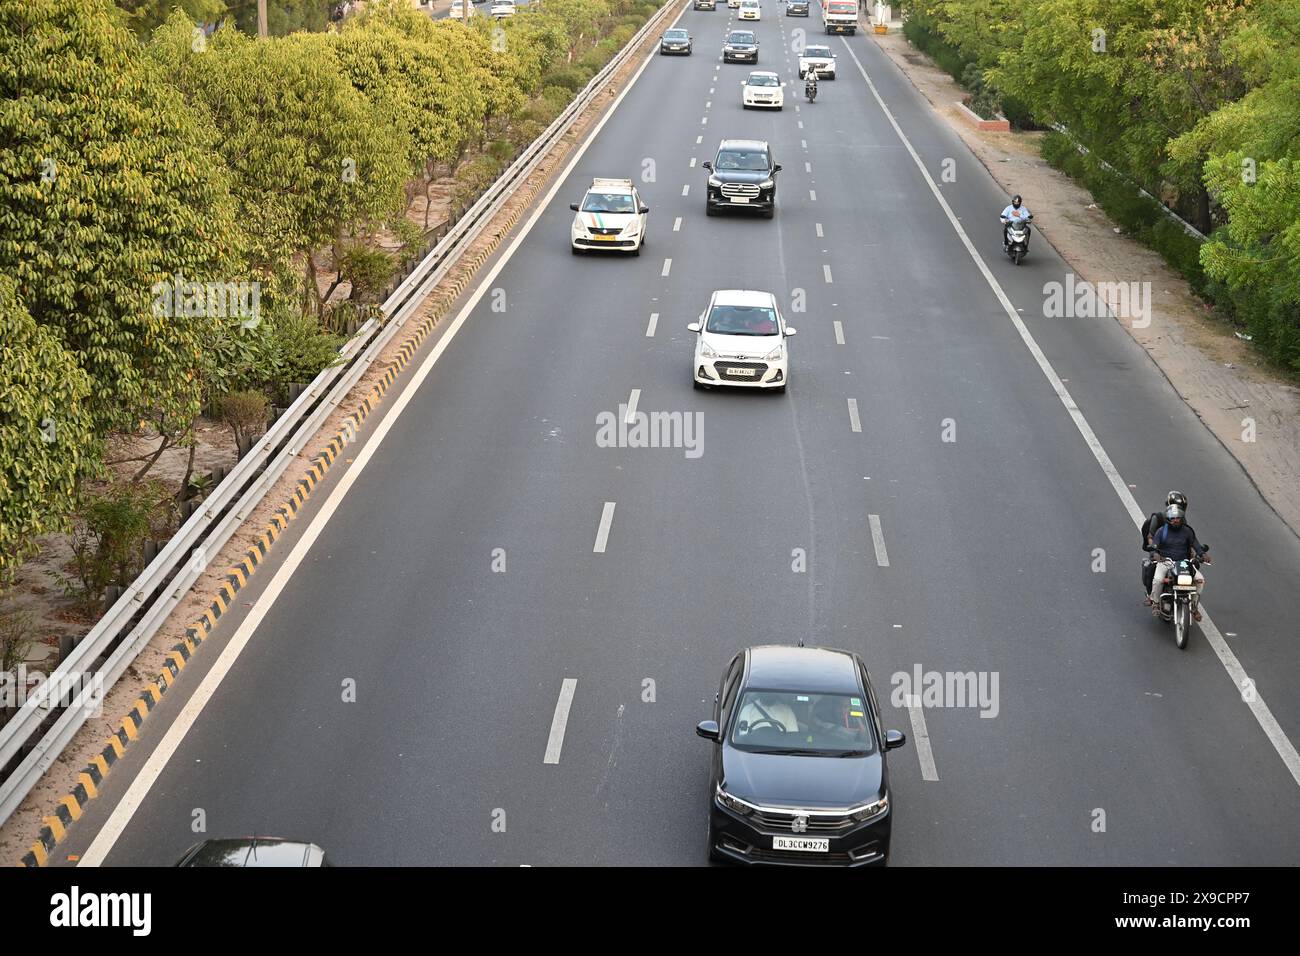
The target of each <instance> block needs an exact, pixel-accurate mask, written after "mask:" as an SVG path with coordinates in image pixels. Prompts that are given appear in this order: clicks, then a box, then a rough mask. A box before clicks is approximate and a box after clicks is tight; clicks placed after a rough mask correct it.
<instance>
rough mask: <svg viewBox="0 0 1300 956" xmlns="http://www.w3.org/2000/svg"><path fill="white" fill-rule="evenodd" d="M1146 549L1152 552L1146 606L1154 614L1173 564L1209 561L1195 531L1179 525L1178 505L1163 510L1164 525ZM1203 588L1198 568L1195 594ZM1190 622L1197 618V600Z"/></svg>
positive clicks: (1199, 615) (1202, 580) (1180, 519)
mask: <svg viewBox="0 0 1300 956" xmlns="http://www.w3.org/2000/svg"><path fill="white" fill-rule="evenodd" d="M1149 550H1150V551H1152V552H1154V555H1153V556H1154V558H1155V560H1156V566H1155V572H1156V573H1155V574H1153V575H1152V579H1151V593H1150V595H1149V597H1148V598H1147V603H1148V604H1150V605H1152V607H1153V609H1155V610H1157V612H1158V608H1157V606H1158V605H1159V602H1160V593H1161V591H1163V590H1164V584H1165V580H1166V578H1167V577H1168V574H1169V572H1170V571H1171V570H1172V569H1173V567H1174V564H1175V563H1176V562H1178V561H1182V560H1184V559H1200V560H1203V561H1205V562H1206V563H1207V564H1208V563H1209V561H1210V559H1209V558H1208V557H1207V556H1206V554H1205V552H1206V550H1207V549H1206V547H1205V545H1203V544H1201V542H1200V541H1198V540H1196V532H1195V531H1193V530H1192V529H1191V528H1189V527H1188V526H1187V525H1185V524H1184V523H1183V509H1182V508H1180V507H1179V506H1178V505H1170V506H1169V507H1168V508H1166V509H1165V523H1164V525H1162V526H1161V527H1160V528H1158V529H1157V530H1156V532H1155V534H1153V535H1152V536H1151V545H1150V547H1149ZM1204 587H1205V578H1204V577H1203V576H1202V575H1201V572H1200V569H1197V571H1196V593H1197V594H1198V595H1199V594H1200V593H1201V591H1202V590H1203V589H1204ZM1192 619H1193V620H1195V621H1199V620H1200V619H1201V609H1200V602H1199V601H1198V602H1197V608H1196V610H1195V611H1194V612H1193V613H1192Z"/></svg>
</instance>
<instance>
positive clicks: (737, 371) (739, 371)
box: [727, 368, 757, 378]
mask: <svg viewBox="0 0 1300 956" xmlns="http://www.w3.org/2000/svg"><path fill="white" fill-rule="evenodd" d="M756 372H757V369H752V368H729V369H727V374H728V375H748V376H750V377H751V378H752V377H753V376H754V374H755V373H756Z"/></svg>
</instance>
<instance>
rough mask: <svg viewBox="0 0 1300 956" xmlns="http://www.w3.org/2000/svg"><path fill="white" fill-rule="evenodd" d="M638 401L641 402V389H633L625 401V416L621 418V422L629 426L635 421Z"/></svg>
mask: <svg viewBox="0 0 1300 956" xmlns="http://www.w3.org/2000/svg"><path fill="white" fill-rule="evenodd" d="M639 401H641V389H639V388H634V389H632V394H631V395H629V396H628V399H627V414H626V415H625V416H623V420H624V421H625V422H626V423H627V424H629V425H631V424H632V423H633V422H634V421H635V420H636V404H637V402H639Z"/></svg>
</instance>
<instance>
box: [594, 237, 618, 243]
mask: <svg viewBox="0 0 1300 956" xmlns="http://www.w3.org/2000/svg"><path fill="white" fill-rule="evenodd" d="M591 238H592V239H593V240H595V241H596V242H613V241H614V240H615V239H617V238H618V237H617V236H592V237H591Z"/></svg>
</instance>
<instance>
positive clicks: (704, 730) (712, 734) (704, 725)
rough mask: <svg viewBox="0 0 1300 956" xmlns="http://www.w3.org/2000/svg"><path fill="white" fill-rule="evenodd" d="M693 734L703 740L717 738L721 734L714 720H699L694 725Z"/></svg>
mask: <svg viewBox="0 0 1300 956" xmlns="http://www.w3.org/2000/svg"><path fill="white" fill-rule="evenodd" d="M695 735H696V736H697V737H703V738H704V739H705V740H717V739H718V738H719V737H721V736H722V732H721V731H720V730H719V729H718V722H717V721H716V720H701V721H700V722H699V723H698V724H696V725H695Z"/></svg>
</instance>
